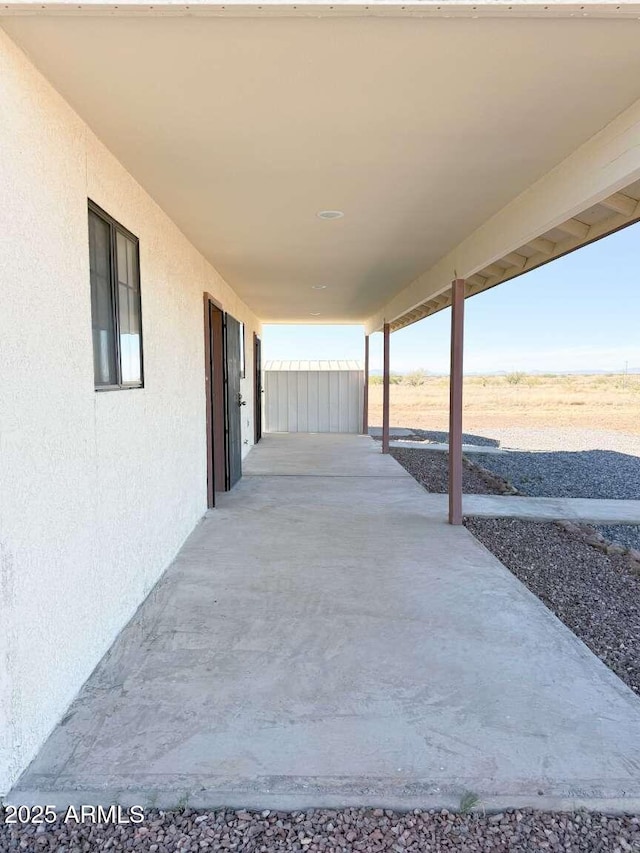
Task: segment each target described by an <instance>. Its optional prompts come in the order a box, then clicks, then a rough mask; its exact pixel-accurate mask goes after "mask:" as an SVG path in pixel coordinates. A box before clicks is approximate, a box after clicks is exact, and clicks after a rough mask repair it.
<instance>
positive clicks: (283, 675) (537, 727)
mask: <svg viewBox="0 0 640 853" xmlns="http://www.w3.org/2000/svg"><path fill="white" fill-rule="evenodd" d="M428 498H429V496H428V495H427V494H426V493H425V492H424V490H423V489H422V488H421V487H420V486H419V485H418V484H417V483H416V482H415V481H414V480H413V479H412V478H411V477H410V476H409V475H408V474H407V473H406V472H405V471H404V469H403V468H401V466H400V465H399V464H398V463H397V462H396V461H395V460H394V459H393V458H392V457H390V456H387V455H382V454H380V452H379V448H378V446H377V445H376V443H375V442H374V441H373V440H372V439H370V438H369V437H366V436H356V435H305V434H295V435H275V434H274V435H268V436H266V437H265V438H264V439H263V441H262V442H261V443H260V444H259V445H258V446H257V447H255V448H254V449H253V450H252V451H251V453H250V455H249V457H248V459H247V462H246V468H245V477H244V478H243V480H242V481H241V482H240V483H239V484H238V486H237V487H236V488H235V489H234V490H233V491H232V492H230V493H228V494H227V495H225V496H224V497H223V499H222V501H221V503H220V506H219V507H218V508H217V509H216V510H214V511H212V512H210V513H209V514H208V516H207V517H206V518H205V519H204V520H203V521H202V522H201V524H200V525H199V526H198V527H197V528H196V530H195V532H194V533H193V534H192V536H191V537H190V539H189V540H188V541H187V543H186V544H185V546H184V547H183V548H182V550H181V552H180V553H179V555H178V556H177V558H176V560H175V561H174V563H173V564H172V566H171V567H170V568H169V569H168V571H167V572H166V573H165V574H164V575H163V577H162V579H161V580H160V582H159V583H158V585H157V586H156V588H155V589H154V590H153V592H152V594H151V595H150V597H149V598H148V599H147V600H146V602H145V603H144V604H143V605H142V607H141V608H140V610H139V611H138V613H137V614H136V616H135V617H134V619H133V620H132V621H131V622H130V624H129V625H128V626H127V627H126V629H125V630H124V631H123V632H122V634H121V635H120V636H119V638H118V639H117V641H116V643H115V645H114V647H113V648H112V650H111V652H110V653H109V654H108V655H107V657H106V658H105V659H104V660H103V661H102V662H101V664H100V665H99V666H98V668H97V669H96V671H95V672H94V674H93V675H92V677H91V678H90V679H89V681H88V683H87V684H86V685H85V687H84V688H83V690H82V692H81V693H80V695H79V696H78V698H77V699H76V701H75V702H74V703H73V705H72V706H71V708H70V710H69V712H68V713H67V715H66V716H65V717H64V719H63V720H62V722H61V723H60V725H58V727H57V728H56V729H55V730H54V732H53V734H52V735H51V737H50V738H49V739H48V741H47V742H46V744H45V746H44V747H43V749H42V750H41V751H40V753H39V755H38V756H37V758H36V760H35V761H34V762H33V763H32V765H31V766H30V768H29V769H28V770H27V771H26V773H25V774H23V776H22V778H21V779H20V780H19V781H18V783H17V785H16V786H15V787H14V789H13V791H12V792H11V794H10V797H9V800H10V801H11V802H15V803H18V802H19V803H25V802H34V803H42V802H47V803H53V804H57V805H59V806H60V805H62V804H63V803H64V804H66V803H77V804H81V803H86V802H105V803H108V802H119V803H121V804H123V805H125V804H146V805H156V806H159V807H172V806H174V807H175V806H178V805H187V804H188V805H189V806H194V807H197V806H201V807H213V806H222V805H225V806H238V807H239V806H242V807H253V808H280V809H293V808H300V807H315V806H345V805H349V804H358V805H375V806H386V807H394V806H395V807H399V808H403V809H405V808H412V807H414V806H416V807H417V806H420V807H421V808H425V807H429V806H437V807H444V806H447V807H450V808H451V807H453V808H458V807H459V805H460V802H461V799H462V797H463V796H464V795H465V794H467V793H468V792H472V793H473V794H474V795H476V796H477V797H478V798H479V800H480V802H481V803H482V804H483V805H485V806H486V807H487V808H499V809H502V808H505V807H509V806H536V807H541V808H543V807H553V808H556V807H562V808H564V807H575V806H581V805H585V806H591V807H599V808H603V809H606V810H617V809H620V810H627V811H632V810H635V809H638V808H640V784H639V782H638V778H639V774H638V769H639V768H640V701H639V700H638V698H637V697H636V696H635V695H634V694H633V693H632V692H631V690H629V689H628V688H627V687H626V686H625V685H624V684H623V683H622V682H621V681H620V680H619V679H618V678H617V677H616V676H615V675H613V673H612V672H611V671H610V670H609V669H608V668H607V667H606V666H605V665H604V664H602V663H601V662H600V661H599V660H598V659H597V658H596V657H595V656H594V655H593V654H592V653H591V652H590V651H589V650H588V649H587V648H586V647H585V646H584V645H583V644H582V643H581V642H580V641H579V640H578V639H577V638H576V637H575V636H574V635H573V634H572V633H571V632H570V631H569V630H568V629H567V628H565V627H564V626H563V625H562V624H561V623H560V622H559V621H558V620H557V619H556V618H555V616H553V615H552V614H551V613H550V611H548V610H547V609H546V608H545V607H544V606H543V605H542V604H541V603H540V602H539V601H538V599H537V598H536V597H535V596H533V595H532V594H531V593H529V592H528V591H527V590H526V589H525V587H524V586H523V585H522V584H521V583H520V582H519V581H518V580H516V579H515V578H514V577H513V576H512V575H511V573H510V572H509V571H507V570H506V569H505V568H504V567H503V566H502V565H501V563H500V562H498V560H497V559H496V558H494V557H493V556H492V555H491V554H490V553H489V552H488V551H487V550H486V549H485V548H484V547H483V546H482V545H481V544H480V543H479V542H478V541H477V540H476V539H475V538H474V537H473V536H472V535H471V534H470V533H469V532H467V530H466V529H464V528H463V527H455V526H451V525H449V524H447V523H446V518H445V511H444V508H443V507H442V508H440V509H438V510H437V511H434V510H433V509H432V504H431V503H430V501H429V500H428Z"/></svg>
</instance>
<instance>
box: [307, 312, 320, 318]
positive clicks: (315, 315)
mask: <svg viewBox="0 0 640 853" xmlns="http://www.w3.org/2000/svg"><path fill="white" fill-rule="evenodd" d="M309 313H310V314H311V316H312V317H319V316H320V312H319V311H310V312H309Z"/></svg>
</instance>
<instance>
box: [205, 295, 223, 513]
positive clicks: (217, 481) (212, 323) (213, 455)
mask: <svg viewBox="0 0 640 853" xmlns="http://www.w3.org/2000/svg"><path fill="white" fill-rule="evenodd" d="M204 323H205V335H204V344H205V384H206V403H207V505H208V506H209V507H213V506H215V493H216V492H222V491H224V490H225V488H226V454H225V400H224V341H223V325H224V324H223V314H222V311H221V310H220V308H218V307H217V306H216V305H215V304H214V303H213V302H212V301H211V299H210V298H209V297H208V296H206V295H205V300H204Z"/></svg>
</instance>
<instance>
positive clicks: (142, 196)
mask: <svg viewBox="0 0 640 853" xmlns="http://www.w3.org/2000/svg"><path fill="white" fill-rule="evenodd" d="M0 115H1V116H2V121H1V122H0V199H1V200H2V203H1V204H0V301H1V310H0V485H1V490H2V491H1V503H0V557H1V564H0V565H1V569H2V571H1V575H0V578H1V591H0V592H1V618H0V655H1V657H0V792H2V791H5V790H6V789H7V788H8V786H9V785H10V784H11V782H12V781H13V780H14V779H15V778H16V776H17V774H18V773H19V772H20V771H21V770H22V769H23V768H24V767H25V765H26V763H27V762H28V761H29V760H30V759H31V758H32V757H33V755H34V753H35V752H36V750H37V749H38V747H39V746H40V744H41V743H42V742H43V740H44V738H45V737H46V736H47V734H48V732H49V731H50V730H51V728H52V727H53V726H54V724H55V723H56V722H57V721H58V719H59V718H60V716H61V715H62V714H63V712H64V711H65V708H66V707H67V705H68V704H69V702H70V701H71V700H72V698H73V697H74V695H75V693H76V692H77V690H78V689H79V687H80V686H81V685H82V683H83V682H84V680H85V679H86V678H87V676H88V675H89V674H90V672H91V670H92V669H93V667H94V666H95V665H96V664H97V662H98V661H99V659H100V657H101V656H102V655H103V654H104V653H105V652H106V651H107V649H108V648H109V645H110V643H111V642H112V640H113V639H114V637H115V636H116V634H117V632H118V631H119V630H120V629H121V628H122V626H123V625H124V624H125V623H126V621H127V620H128V619H129V617H131V615H132V614H133V613H134V611H135V609H136V608H137V606H138V605H139V604H140V602H141V601H142V599H143V598H144V596H145V595H146V594H147V593H148V591H149V590H150V589H151V587H152V586H153V584H154V583H155V581H156V580H157V579H158V577H159V575H160V574H161V572H162V571H163V569H164V568H165V567H166V566H167V565H168V563H169V562H170V561H171V559H172V557H173V555H174V554H175V552H176V550H177V549H178V548H179V547H180V545H181V543H182V542H183V540H184V539H185V537H186V536H187V535H188V534H189V532H190V531H191V529H192V528H193V526H194V525H195V524H196V523H197V521H198V519H199V518H200V517H201V516H202V514H203V512H204V511H205V509H206V449H205V398H204V352H203V305H202V294H203V292H204V291H209V292H210V293H211V294H212V295H214V296H215V297H216V298H217V299H218V300H219V301H220V302H221V303H222V304H223V306H224V308H225V309H226V310H227V311H229V312H230V313H231V314H233V315H234V316H235V317H236V318H237V319H239V320H241V321H244V322H245V324H246V341H247V347H246V350H247V377H249V378H248V379H246V380H244V383H243V384H244V387H243V393H244V396H245V398H246V399H247V401H248V405H247V407H246V409H243V412H245V413H246V414H244V421H243V430H244V435H243V439H244V440H246V442H247V444H244V445H243V450H244V451H247V450H248V448H249V444H250V443H252V441H253V413H252V402H251V401H252V399H253V396H252V380H251V376H252V370H253V366H252V360H253V353H252V350H253V347H252V344H251V342H252V333H253V331H254V330H256V331H257V330H258V328H259V327H258V323H257V321H256V318H255V317H254V316H253V315H252V313H251V312H250V311H249V309H248V308H247V307H246V306H245V305H244V304H243V303H242V302H241V301H240V300H239V299H238V298H237V297H236V295H235V294H234V293H233V291H232V290H231V289H230V288H229V287H228V286H227V285H226V284H225V282H224V281H223V280H222V279H221V277H220V276H219V275H218V274H217V273H216V271H215V269H213V268H212V267H211V266H210V265H209V264H208V263H207V262H206V261H205V259H204V258H203V257H202V256H201V255H200V254H199V253H198V252H197V251H196V250H195V249H194V247H193V246H192V245H191V244H190V243H189V242H188V241H187V239H186V238H185V237H184V236H183V235H182V233H181V232H180V231H179V230H178V228H177V227H176V226H175V225H174V224H173V223H172V222H171V220H170V219H169V218H168V217H167V216H166V215H165V214H164V213H163V211H162V210H160V208H159V207H158V206H157V205H156V204H155V203H154V202H153V200H152V199H151V198H150V197H149V196H148V195H147V194H146V193H145V192H144V191H143V190H142V188H141V187H140V186H139V185H138V184H137V183H136V182H135V180H134V179H133V178H132V177H131V175H129V174H128V173H127V172H126V170H125V169H124V168H123V167H122V166H121V165H120V163H119V162H118V161H117V160H116V159H115V158H114V157H113V156H112V155H111V154H110V153H109V151H107V150H106V148H105V147H104V146H103V145H102V144H101V143H100V141H99V140H98V139H97V138H96V137H95V136H94V135H93V133H92V132H91V131H90V130H89V128H88V127H87V126H86V125H85V124H84V123H83V122H82V120H81V119H80V118H79V117H78V115H76V114H75V113H74V112H73V111H72V109H71V108H70V107H69V105H68V104H67V103H66V102H65V101H64V100H63V99H62V98H61V97H60V96H59V95H58V94H57V92H55V91H54V90H53V89H52V88H51V86H50V85H49V84H48V83H47V81H46V80H45V79H44V78H43V77H42V76H41V75H40V74H39V72H38V71H37V70H36V69H35V68H34V66H33V65H32V64H31V63H30V62H29V61H28V60H27V58H26V57H25V56H24V55H23V54H22V53H21V52H20V51H19V50H18V48H17V47H16V46H15V45H14V44H13V43H12V42H11V41H10V40H9V39H8V37H7V36H6V35H5V34H4V33H3V32H2V31H0ZM88 197H89V198H92V199H93V200H94V201H95V202H96V203H97V204H99V205H100V206H101V207H103V208H104V209H105V210H107V211H108V212H109V213H110V214H111V215H112V216H114V217H115V218H116V219H117V220H118V221H120V222H121V223H122V224H123V225H125V226H126V227H127V228H128V229H129V230H131V231H132V232H133V233H134V234H136V235H137V236H138V237H139V239H140V266H141V289H142V319H143V336H144V366H145V388H144V389H141V390H133V391H116V392H108V393H96V392H95V391H94V387H93V363H92V347H91V303H90V290H89V257H88V246H87V239H88V238H87V198H88Z"/></svg>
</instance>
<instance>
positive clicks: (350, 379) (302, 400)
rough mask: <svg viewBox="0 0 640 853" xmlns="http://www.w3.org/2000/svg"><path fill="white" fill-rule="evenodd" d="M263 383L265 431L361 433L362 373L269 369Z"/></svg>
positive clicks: (351, 371)
mask: <svg viewBox="0 0 640 853" xmlns="http://www.w3.org/2000/svg"><path fill="white" fill-rule="evenodd" d="M272 364H273V362H272ZM356 364H357V362H356ZM264 380H265V431H266V432H350V433H359V432H360V431H361V429H362V404H363V392H364V371H363V370H359V369H356V370H344V369H343V370H330V369H321V370H274V369H273V368H272V367H270V368H269V369H265V372H264Z"/></svg>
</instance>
